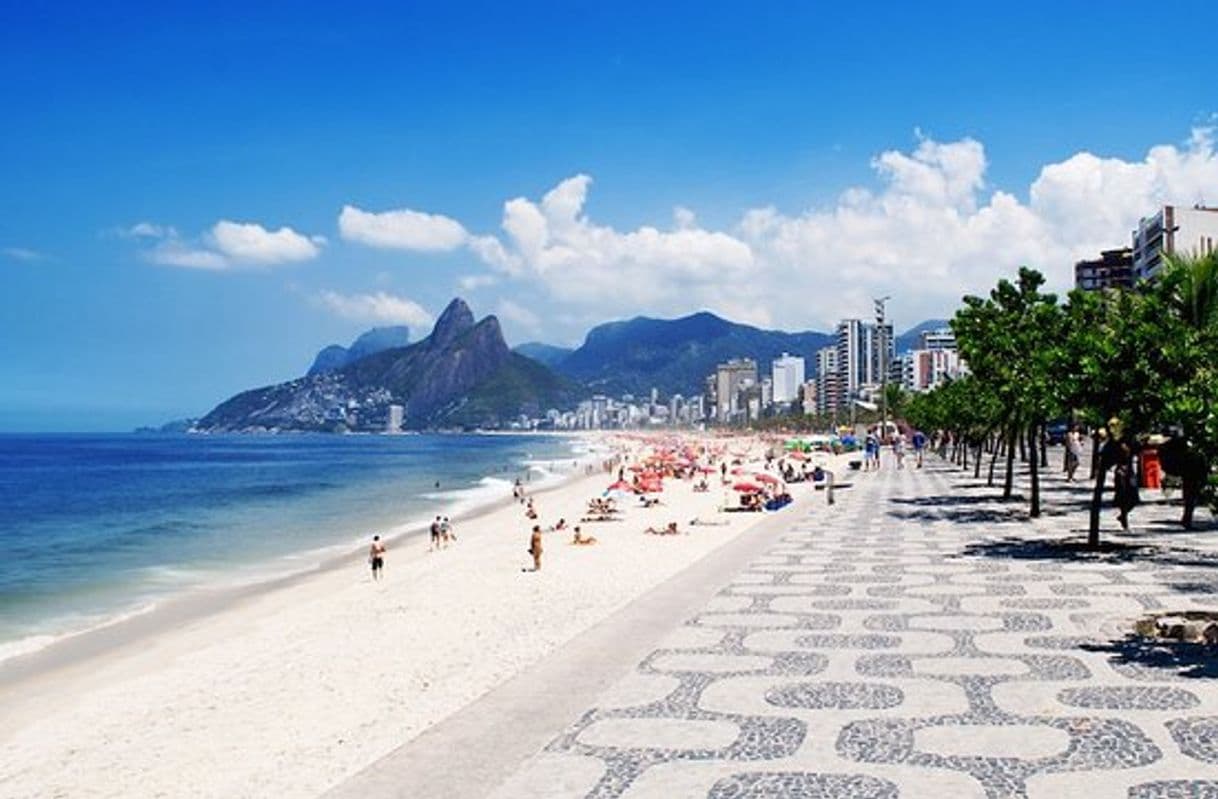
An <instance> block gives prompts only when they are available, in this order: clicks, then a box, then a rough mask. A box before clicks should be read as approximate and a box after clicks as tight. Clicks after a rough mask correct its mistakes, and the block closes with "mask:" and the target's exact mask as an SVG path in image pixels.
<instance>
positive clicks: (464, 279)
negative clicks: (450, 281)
mask: <svg viewBox="0 0 1218 799" xmlns="http://www.w3.org/2000/svg"><path fill="white" fill-rule="evenodd" d="M498 282H499V278H497V277H495V276H494V275H462V276H461V277H459V278H457V287H458V288H459V289H461V290H462V291H476V290H477V289H482V288H486V287H487V286H493V285H495V284H496V283H498Z"/></svg>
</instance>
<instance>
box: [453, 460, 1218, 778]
mask: <svg viewBox="0 0 1218 799" xmlns="http://www.w3.org/2000/svg"><path fill="white" fill-rule="evenodd" d="M854 482H855V484H854V487H853V488H851V489H850V490H848V491H844V492H842V494H841V500H840V502H839V505H838V506H837V507H836V508H835V509H834V512H832V513H824V512H823V508H819V507H818V508H816V509H814V510H813V512H812V513H811V514H809V515H807V516H806V517H804V518H803V519H802V520H801V521H798V522H796V523H794V524H793V525H792V526H791V527H790V529H789V530H788V531H787V532H786V533H785V534H782V535H781V536H778V537H775V539H774V540H773V544H772V546H770V547H769V549H768V552H767V553H766V554H764V555H762V556H760V557H756V558H755V559H754V560H753V561H752V562H751V563H749V564H747V565H746V566H745V567H742V570H741V571H740V572H739V573H738V574H737V575H736V576H735V577H734V578H733V579H732V580H731V582H730V583H729V584H727V585H726V586H724V587H723V588H722V590H721V591H719V593H718V594H717V595H716V596H714V597H713V599H711V600H710V601H709V603H708V604H706V606H705V607H704V608H702V610H701V611H700V612H698V613H697V614H696V615H694V616H693V617H692V618H689V619H688V620H687V621H686V622H685V623H684V624H683V625H680V626H679V627H678V628H677V629H675V630H673V631H672V633H671V634H670V635H668V636H667V638H666V640H664V641H663V643H662V644H661V645H660V646H659V647H658V648H656V649H655V650H654V651H652V652H650V654H648V655H647V656H646V657H644V658H643V659H642V661H641V662H640V663H639V664H638V666H637V668H636V669H634V671H633V673H631V674H629V675H628V676H627V677H625V678H624V679H621V680H620V681H618V682H617V683H616V684H615V685H614V686H613V687H612V688H610V689H609V690H608V691H606V692H604V693H603V694H602V695H601V696H600V697H599V699H598V700H597V701H596V702H595V703H594V705H593V706H591V707H589V708H588V709H587V711H586V712H585V713H583V715H582V716H580V717H579V718H578V719H577V720H574V722H573V723H572V724H571V726H570V727H569V728H568V729H566V730H564V731H562V732H561V733H559V734H557V735H556V736H555V737H554V738H553V740H552V741H551V742H550V743H549V745H547V746H546V747H545V748H544V750H543V751H541V752H539V753H538V754H537V755H535V756H534V757H532V758H530V759H529V760H528V761H527V762H526V763H525V764H524V765H523V766H522V767H521V768H520V769H519V770H518V771H517V772H516V773H515V774H514V775H513V776H512V777H511V778H510V779H509V780H507V781H506V782H505V783H503V784H502V785H501V786H500V787H499V789H498V791H497V792H496V794H495V796H496V797H498V799H515V798H516V797H559V796H562V797H567V796H571V797H583V796H586V797H597V798H598V799H610V798H611V797H627V798H628V799H637V798H639V797H664V799H671V798H672V797H686V796H691V797H692V796H706V797H712V798H713V799H728V797H732V798H733V799H737V798H739V799H744V798H746V797H831V796H834V797H836V796H850V797H896V796H903V797H914V796H934V797H935V799H942V797H944V796H952V797H965V796H1024V795H1027V796H1044V797H1061V796H1077V795H1083V794H1084V793H1087V794H1090V795H1093V796H1097V797H1098V796H1105V797H1107V796H1130V797H1137V798H1138V799H1149V797H1216V796H1218V690H1216V689H1218V682H1216V678H1218V659H1216V658H1215V657H1214V650H1212V649H1210V650H1208V652H1207V651H1206V650H1204V649H1203V648H1201V647H1198V646H1196V645H1176V646H1174V647H1173V646H1168V645H1151V644H1145V643H1140V642H1139V639H1136V638H1133V637H1131V636H1127V634H1126V633H1127V629H1128V623H1129V621H1130V620H1132V619H1134V618H1135V617H1137V616H1139V615H1142V614H1144V613H1147V612H1151V611H1160V610H1163V609H1170V610H1196V609H1209V610H1214V609H1218V567H1216V565H1215V564H1218V546H1215V542H1214V541H1212V539H1213V538H1214V537H1215V536H1214V535H1213V533H1201V534H1185V533H1177V532H1173V531H1172V528H1171V527H1170V516H1171V514H1173V513H1174V510H1173V509H1171V508H1166V507H1163V506H1162V505H1159V504H1151V505H1149V506H1146V507H1144V508H1143V509H1141V510H1140V511H1139V512H1138V513H1137V514H1135V522H1137V523H1141V524H1142V525H1143V526H1144V528H1147V529H1151V530H1154V531H1156V532H1149V533H1147V532H1143V533H1134V534H1122V535H1118V536H1117V538H1118V539H1119V540H1118V542H1117V545H1116V546H1114V547H1112V548H1111V549H1109V550H1108V551H1106V552H1105V553H1103V554H1101V555H1098V556H1090V555H1088V554H1086V553H1083V552H1081V551H1079V550H1078V549H1077V548H1073V547H1069V546H1056V545H1055V543H1056V542H1059V541H1062V540H1065V539H1068V538H1070V537H1071V536H1077V535H1078V534H1079V532H1080V530H1079V529H1078V528H1079V527H1080V526H1081V525H1082V524H1085V521H1086V518H1085V513H1084V512H1082V511H1081V510H1080V509H1079V508H1078V507H1077V505H1078V503H1079V501H1080V499H1079V498H1080V497H1081V496H1082V490H1081V489H1071V488H1069V487H1067V486H1066V484H1065V483H1063V482H1062V481H1060V480H1054V479H1050V480H1048V481H1047V483H1046V494H1047V496H1046V503H1047V507H1048V509H1049V511H1050V512H1049V513H1048V514H1047V515H1046V516H1045V517H1044V518H1042V519H1039V520H1037V521H1036V522H1034V523H1033V522H1028V521H1026V520H1023V519H1022V518H1020V517H1021V515H1022V511H1021V509H1020V508H1019V507H1017V506H1016V505H1015V504H1013V503H1002V502H999V501H998V500H997V498H996V495H995V491H994V489H988V488H986V487H985V486H984V485H982V484H980V483H978V482H976V481H973V480H970V479H969V478H968V476H967V475H965V474H962V473H960V472H956V471H954V470H952V469H950V468H948V467H947V466H945V465H942V464H935V465H930V464H928V467H927V468H926V469H923V470H912V469H907V470H904V471H899V472H898V471H892V470H889V471H884V472H881V473H879V474H875V475H858V477H857V478H856V479H855V481H854ZM1055 508H1069V510H1070V512H1069V513H1059V512H1057V511H1056V510H1054V509H1055ZM1107 535H1109V537H1112V535H1113V534H1110V533H1109V534H1107ZM556 690H560V688H558V687H556ZM454 778H455V779H459V777H457V775H454Z"/></svg>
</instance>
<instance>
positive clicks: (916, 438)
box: [863, 427, 927, 472]
mask: <svg viewBox="0 0 1218 799" xmlns="http://www.w3.org/2000/svg"><path fill="white" fill-rule="evenodd" d="M887 438H888V445H889V446H890V447H891V448H892V457H893V459H894V460H895V461H896V464H897V468H898V469H904V468H905V455H906V452H907V451H908V450H910V449H912V450H913V456H914V465H915V466H916V468H918V469H921V468H922V462H923V458H924V456H925V453H926V445H927V439H926V434H925V433H923V432H922V431H921V430H914V431H913V433H912V435H909V436H906V435H905V432H904V431H903V430H897V432H896V433H895V434H893V435H890V436H888V437H887ZM883 447H884V442H883V440H882V438H881V435H880V432H879V430H878V429H877V428H874V427H873V428H871V429H870V430H868V431H867V436H866V438H865V439H863V471H865V472H872V471H879V470H880V452H881V451H882V450H883Z"/></svg>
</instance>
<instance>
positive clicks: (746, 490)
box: [732, 483, 761, 494]
mask: <svg viewBox="0 0 1218 799" xmlns="http://www.w3.org/2000/svg"><path fill="white" fill-rule="evenodd" d="M732 490H733V491H739V492H740V493H742V494H756V493H758V492H759V491H761V486H759V485H755V484H753V483H736V485H734V486H732Z"/></svg>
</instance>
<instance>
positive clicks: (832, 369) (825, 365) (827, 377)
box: [816, 346, 845, 415]
mask: <svg viewBox="0 0 1218 799" xmlns="http://www.w3.org/2000/svg"><path fill="white" fill-rule="evenodd" d="M844 404H845V402H844V400H843V398H842V385H841V373H840V372H839V371H838V368H837V347H836V346H829V347H821V348H820V349H819V350H817V351H816V412H817V413H819V414H822V415H827V414H832V413H836V412H837V409H838V408H840V407H842V405H844Z"/></svg>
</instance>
